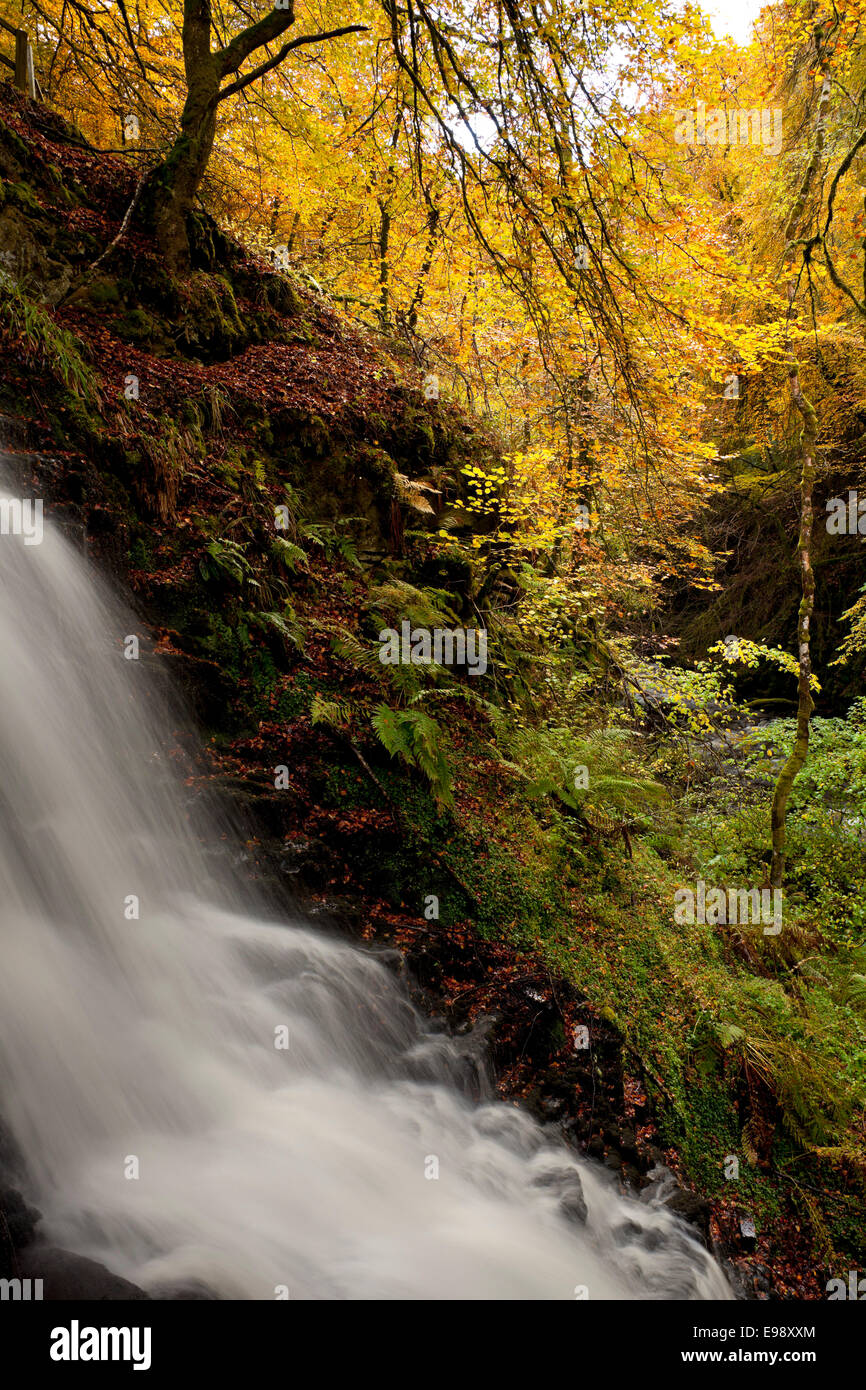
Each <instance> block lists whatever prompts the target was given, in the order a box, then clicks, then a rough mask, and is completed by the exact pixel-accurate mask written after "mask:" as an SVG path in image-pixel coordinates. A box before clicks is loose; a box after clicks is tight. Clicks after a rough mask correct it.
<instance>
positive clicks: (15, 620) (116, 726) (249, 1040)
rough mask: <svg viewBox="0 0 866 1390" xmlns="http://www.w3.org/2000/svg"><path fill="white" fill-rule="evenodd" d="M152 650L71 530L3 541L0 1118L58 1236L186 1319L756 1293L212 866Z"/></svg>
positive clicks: (659, 1209)
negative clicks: (497, 1099)
mask: <svg viewBox="0 0 866 1390" xmlns="http://www.w3.org/2000/svg"><path fill="white" fill-rule="evenodd" d="M135 631H136V624H135V620H134V619H133V618H132V617H131V616H130V614H129V613H128V611H127V610H126V609H124V608H123V607H122V606H121V605H119V604H118V603H117V602H116V601H115V600H114V599H113V597H112V596H111V595H110V594H109V593H107V592H106V591H105V590H104V588H103V586H102V585H101V582H100V581H99V580H98V579H97V578H96V577H95V576H94V575H93V573H92V572H91V570H90V568H89V566H88V564H87V562H86V560H85V559H84V558H82V556H81V555H79V554H77V553H76V552H75V550H74V549H73V548H72V547H71V546H70V545H69V544H68V542H67V541H66V540H65V539H64V538H63V537H62V536H61V535H59V534H58V533H57V531H56V530H54V529H52V527H51V526H50V525H46V528H45V535H44V540H43V542H42V543H41V544H38V545H37V544H31V545H26V544H25V543H24V541H23V539H22V538H20V537H17V536H7V535H3V536H0V759H2V781H0V818H2V845H0V912H2V936H0V940H2V965H0V1122H2V1124H3V1125H4V1126H5V1127H6V1128H7V1129H8V1130H10V1131H11V1133H12V1135H13V1136H14V1138H15V1140H16V1141H17V1144H18V1146H19V1148H20V1150H21V1151H22V1153H23V1155H24V1157H25V1160H26V1164H27V1170H28V1180H29V1188H28V1193H27V1195H28V1196H29V1197H30V1198H31V1199H33V1200H35V1201H36V1202H37V1204H38V1206H39V1207H40V1209H41V1210H42V1212H43V1217H44V1220H43V1223H42V1230H43V1231H44V1233H45V1234H46V1235H47V1236H48V1237H49V1239H50V1240H51V1241H52V1242H54V1243H55V1244H58V1245H61V1246H65V1247H66V1248H68V1249H71V1250H75V1251H77V1252H79V1253H81V1254H84V1255H88V1256H90V1257H91V1258H94V1259H96V1260H99V1261H101V1262H103V1263H104V1264H106V1265H107V1266H108V1267H109V1268H110V1269H112V1270H114V1271H115V1272H117V1273H119V1274H121V1275H124V1276H126V1277H127V1278H129V1279H132V1280H134V1281H135V1282H136V1283H138V1284H139V1285H141V1286H142V1287H143V1288H145V1289H146V1290H148V1291H149V1292H152V1293H155V1294H157V1295H158V1296H163V1297H171V1296H181V1297H182V1296H184V1295H186V1296H191V1291H194V1290H195V1289H199V1290H206V1291H209V1293H210V1295H211V1296H215V1297H219V1298H251V1299H273V1298H274V1297H275V1296H276V1294H275V1291H276V1290H277V1289H278V1288H279V1286H285V1287H287V1289H288V1292H289V1296H290V1297H291V1298H293V1299H294V1298H319V1299H346V1298H366V1299H389V1298H445V1299H470V1298H495V1299H509V1298H550V1299H571V1298H574V1297H575V1289H576V1287H577V1286H581V1285H583V1286H586V1287H587V1289H588V1292H589V1297H590V1298H651V1299H668V1298H669V1299H674V1298H690V1299H702V1298H725V1297H730V1291H729V1289H728V1285H727V1283H726V1281H725V1279H724V1277H723V1275H722V1273H721V1271H720V1269H719V1268H718V1266H717V1265H716V1264H715V1262H714V1261H712V1260H711V1259H710V1257H709V1256H708V1255H707V1254H706V1253H705V1252H704V1251H703V1249H702V1248H701V1247H700V1245H699V1244H698V1243H697V1242H696V1241H695V1240H694V1239H693V1238H692V1237H691V1235H690V1234H689V1233H688V1231H687V1228H686V1227H685V1226H684V1225H682V1224H681V1223H680V1222H679V1221H678V1220H677V1219H676V1218H675V1217H674V1216H672V1215H671V1213H670V1212H669V1211H668V1210H667V1209H666V1208H665V1207H664V1206H663V1205H662V1204H661V1203H660V1202H659V1201H657V1200H656V1201H651V1200H646V1201H639V1200H638V1199H636V1198H631V1197H626V1196H623V1195H621V1194H620V1193H619V1192H618V1191H617V1190H616V1189H615V1187H614V1185H613V1182H612V1179H611V1177H610V1175H609V1174H608V1173H607V1172H606V1171H605V1170H604V1169H602V1168H601V1167H599V1166H597V1165H595V1164H593V1163H589V1162H586V1161H583V1160H579V1159H577V1158H576V1157H575V1156H574V1155H573V1154H572V1153H571V1152H570V1151H569V1150H567V1149H566V1148H565V1147H564V1146H563V1145H562V1144H561V1143H560V1142H559V1141H558V1140H557V1139H556V1138H555V1137H552V1136H549V1135H547V1134H545V1133H544V1132H543V1131H542V1130H541V1129H540V1128H539V1127H538V1126H537V1125H536V1124H535V1123H534V1122H533V1121H531V1120H530V1119H529V1118H528V1117H526V1116H525V1115H523V1114H521V1113H520V1112H519V1111H517V1110H516V1109H515V1108H514V1107H511V1106H507V1105H504V1104H501V1103H487V1104H481V1105H478V1104H473V1103H471V1102H470V1100H469V1099H467V1098H466V1097H465V1096H464V1095H463V1094H462V1093H461V1090H460V1087H459V1084H458V1081H457V1078H458V1077H459V1074H460V1072H461V1068H464V1067H465V1061H466V1057H465V1046H466V1044H465V1040H461V1041H458V1040H451V1039H449V1038H447V1037H446V1036H445V1035H443V1034H442V1033H436V1032H435V1031H434V1030H432V1029H431V1028H430V1027H429V1025H427V1024H426V1023H425V1022H424V1020H423V1019H421V1018H420V1016H419V1015H418V1014H417V1013H416V1012H415V1010H414V1009H413V1008H412V1007H411V1005H410V1003H409V1002H408V999H407V998H406V996H405V993H404V992H403V991H402V989H401V986H400V985H399V983H398V982H397V981H396V980H395V979H394V977H393V975H392V974H391V972H390V971H389V970H388V969H387V968H386V967H385V966H384V965H382V964H381V963H380V962H379V961H377V960H376V959H375V958H374V957H373V956H372V955H370V954H368V953H365V952H363V951H362V950H358V949H356V948H354V947H353V946H351V945H349V944H346V943H344V942H342V941H341V940H339V939H337V938H336V937H333V936H331V935H328V934H326V933H324V932H322V931H319V930H314V929H312V928H311V927H310V926H308V925H305V924H304V923H303V922H298V921H292V922H285V921H282V922H275V921H269V920H267V914H266V912H265V911H264V909H263V908H260V907H258V906H257V905H256V904H255V903H251V902H250V901H249V897H248V896H245V895H246V890H245V889H243V888H241V887H240V886H239V885H238V884H233V883H232V882H231V881H230V880H231V877H232V875H231V874H230V873H228V874H227V873H226V870H225V869H224V868H220V867H219V865H215V864H214V863H212V862H211V860H212V858H214V856H209V855H208V854H207V853H206V852H205V851H204V849H203V848H202V843H201V841H200V839H199V838H197V837H196V835H195V833H194V832H193V830H192V828H191V826H190V823H189V808H188V804H187V802H188V800H189V798H188V797H185V794H184V789H183V785H182V782H181V780H180V778H179V777H178V774H177V772H176V770H175V769H174V768H172V766H171V765H170V759H169V758H168V756H167V754H166V752H165V751H164V747H165V743H166V735H167V734H170V730H171V724H170V723H169V722H168V715H167V710H166V708H164V707H163V702H162V701H161V699H160V696H159V692H158V691H155V690H154V686H153V681H152V678H151V676H150V675H149V674H148V672H147V670H146V669H145V663H143V662H135V661H128V660H125V659H124V657H123V645H122V643H123V638H124V636H125V635H126V634H128V633H132V632H135ZM168 742H170V738H169V739H168ZM161 748H162V749H163V751H162V752H160V751H159V750H160V749H161ZM132 894H135V895H136V896H137V897H138V899H139V902H140V915H139V918H138V920H135V919H132V920H128V919H127V916H126V915H125V904H126V903H127V901H128V899H129V897H130V895H132ZM282 1027H287V1028H288V1037H289V1047H288V1049H278V1048H277V1047H276V1046H275V1038H276V1034H275V1030H276V1029H279V1028H282ZM461 1048H463V1051H462V1052H461ZM133 1156H134V1158H135V1159H137V1161H138V1172H139V1176H138V1178H137V1179H136V1178H131V1177H128V1176H126V1174H127V1173H129V1172H132V1171H134V1165H131V1164H130V1162H129V1160H130V1158H132V1157H133ZM432 1157H435V1158H436V1160H438V1172H439V1176H438V1178H437V1179H430V1178H428V1177H427V1176H426V1173H428V1172H430V1171H431V1170H432V1166H433V1165H432V1163H431V1161H430V1160H431V1158H432ZM581 1190H582V1193H583V1198H584V1200H585V1203H586V1208H587V1214H586V1218H585V1220H581V1219H580V1215H579V1213H578V1215H577V1216H575V1215H574V1210H575V1207H579V1205H580V1193H581ZM569 1207H570V1208H571V1216H569V1214H568V1209H569Z"/></svg>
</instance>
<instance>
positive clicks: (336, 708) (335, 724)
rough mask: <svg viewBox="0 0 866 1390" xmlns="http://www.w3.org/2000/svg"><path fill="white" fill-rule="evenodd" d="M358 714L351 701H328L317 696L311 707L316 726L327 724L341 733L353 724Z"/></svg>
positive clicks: (321, 696)
mask: <svg viewBox="0 0 866 1390" xmlns="http://www.w3.org/2000/svg"><path fill="white" fill-rule="evenodd" d="M357 712H358V711H357V707H356V706H355V705H353V704H352V703H351V701H349V700H343V701H340V700H326V699H325V698H324V696H323V695H315V696H314V697H313V702H312V704H311V705H310V719H311V720H312V722H313V723H314V724H325V725H326V726H327V727H328V728H330V729H337V730H338V731H340V732H343V731H344V730H345V729H346V728H347V726H348V725H349V724H351V723H352V722H353V720H354V718H355V716H356V714H357Z"/></svg>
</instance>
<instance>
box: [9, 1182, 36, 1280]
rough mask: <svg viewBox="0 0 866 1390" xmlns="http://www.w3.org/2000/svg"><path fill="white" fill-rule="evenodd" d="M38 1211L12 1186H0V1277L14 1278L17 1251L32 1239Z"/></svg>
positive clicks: (22, 1248)
mask: <svg viewBox="0 0 866 1390" xmlns="http://www.w3.org/2000/svg"><path fill="white" fill-rule="evenodd" d="M39 1218H40V1213H39V1212H38V1211H36V1210H35V1208H34V1207H30V1206H28V1205H27V1203H26V1202H25V1200H24V1198H23V1197H22V1196H21V1193H20V1192H18V1191H17V1190H16V1189H15V1188H13V1187H0V1278H3V1279H11V1278H14V1277H15V1275H16V1273H17V1269H16V1263H17V1258H18V1252H19V1251H21V1250H24V1249H25V1248H26V1247H27V1246H28V1245H29V1244H30V1243H31V1242H32V1241H33V1239H34V1237H35V1234H36V1225H37V1222H38V1221H39Z"/></svg>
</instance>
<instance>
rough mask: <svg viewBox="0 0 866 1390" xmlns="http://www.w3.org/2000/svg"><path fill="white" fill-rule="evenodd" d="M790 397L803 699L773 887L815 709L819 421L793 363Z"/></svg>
mask: <svg viewBox="0 0 866 1390" xmlns="http://www.w3.org/2000/svg"><path fill="white" fill-rule="evenodd" d="M788 376H789V379H790V383H791V395H792V396H793V398H794V402H795V404H796V406H797V408H798V410H799V411H800V414H801V415H802V417H803V433H802V435H801V436H800V449H801V454H802V471H801V475H800V535H799V539H798V542H797V550H798V552H799V556H800V578H801V581H802V598H801V599H800V610H799V619H798V622H797V648H798V652H799V659H800V671H799V680H798V694H799V699H798V703H797V736H796V738H795V739H794V746H793V748H792V749H791V752H790V754H789V755H788V757H787V759H786V761H785V765H784V767H783V768H782V770H781V772H780V773H779V776H778V779H777V781H776V787H775V791H774V792H773V807H772V811H771V815H770V826H771V830H772V835H773V860H772V865H771V867H770V887H771V888H781V887H782V881H783V879H784V875H785V819H786V815H787V810H788V798H789V797H790V795H791V788H792V787H793V785H794V781H795V780H796V778H797V776H798V774H799V773H800V770H801V768H802V767H803V764H804V763H805V761H806V756H807V754H808V752H809V724H810V720H811V718H812V710H813V709H814V704H813V701H812V688H811V687H812V658H811V653H810V648H809V625H810V622H811V619H812V611H813V609H814V607H815V576H814V574H813V572H812V489H813V487H814V485H815V440H816V437H817V433H818V418H817V416H816V414H815V407H814V406H813V405H812V404H811V402H810V401H807V399H806V397H805V396H804V395H803V391H802V388H801V386H800V377H799V372H798V370H797V364H796V362H794V363H792V364H791V368H790V370H789V373H788Z"/></svg>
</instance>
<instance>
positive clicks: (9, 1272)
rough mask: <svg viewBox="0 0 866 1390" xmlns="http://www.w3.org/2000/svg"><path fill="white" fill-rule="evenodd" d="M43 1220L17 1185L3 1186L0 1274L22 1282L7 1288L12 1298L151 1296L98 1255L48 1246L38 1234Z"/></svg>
mask: <svg viewBox="0 0 866 1390" xmlns="http://www.w3.org/2000/svg"><path fill="white" fill-rule="evenodd" d="M40 1219H41V1213H40V1212H38V1211H37V1210H36V1209H35V1207H31V1206H30V1205H29V1203H28V1202H27V1201H26V1200H25V1198H24V1197H23V1196H22V1195H21V1193H20V1192H19V1191H18V1189H17V1188H14V1187H0V1279H6V1280H20V1281H21V1285H20V1287H19V1288H15V1287H14V1286H12V1287H8V1297H9V1298H13V1299H14V1298H16V1297H19V1296H20V1297H21V1298H22V1299H23V1298H29V1299H30V1300H33V1299H41V1300H42V1301H46V1302H63V1301H65V1300H67V1299H78V1298H82V1299H89V1300H95V1301H103V1300H105V1299H144V1298H148V1297H149V1295H148V1294H146V1293H144V1291H143V1290H142V1289H140V1288H138V1286H137V1285H136V1284H132V1283H130V1281H129V1280H128V1279H122V1278H121V1277H120V1276H119V1275H117V1274H112V1272H111V1270H109V1269H106V1268H105V1266H104V1265H101V1264H98V1263H97V1262H96V1260H88V1259H85V1257H84V1256H83V1255H74V1254H72V1252H71V1251H69V1250H61V1249H60V1248H59V1247H57V1246H54V1245H49V1244H48V1243H47V1241H44V1240H43V1239H42V1238H41V1236H40V1235H39V1231H38V1225H39V1221H40ZM28 1280H29V1281H30V1283H29V1286H28V1284H27V1282H26V1281H28ZM35 1280H40V1281H41V1285H37V1284H34V1281H35Z"/></svg>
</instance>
